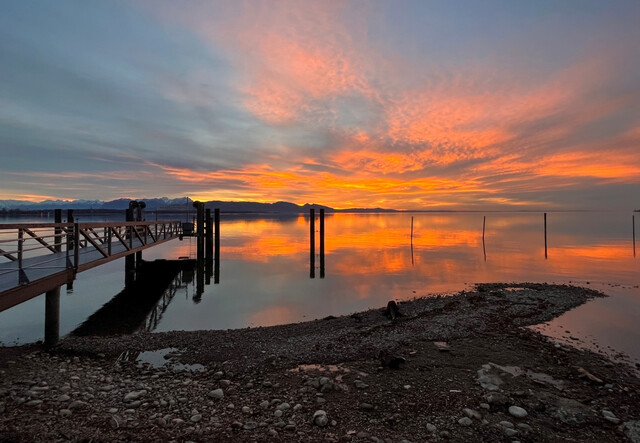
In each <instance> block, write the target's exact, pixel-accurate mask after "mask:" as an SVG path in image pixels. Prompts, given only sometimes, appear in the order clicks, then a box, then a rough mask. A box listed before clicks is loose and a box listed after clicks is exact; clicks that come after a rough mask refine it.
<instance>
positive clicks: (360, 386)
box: [353, 380, 369, 389]
mask: <svg viewBox="0 0 640 443" xmlns="http://www.w3.org/2000/svg"><path fill="white" fill-rule="evenodd" d="M353 384H354V386H355V387H356V389H366V388H368V387H369V385H368V384H366V383H365V382H363V381H362V380H356V381H354V382H353Z"/></svg>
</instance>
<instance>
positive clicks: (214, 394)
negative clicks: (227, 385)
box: [209, 388, 224, 400]
mask: <svg viewBox="0 0 640 443" xmlns="http://www.w3.org/2000/svg"><path fill="white" fill-rule="evenodd" d="M209 397H211V398H213V399H214V400H222V398H223V397H224V392H223V391H222V389H220V388H218V389H214V390H213V391H210V392H209Z"/></svg>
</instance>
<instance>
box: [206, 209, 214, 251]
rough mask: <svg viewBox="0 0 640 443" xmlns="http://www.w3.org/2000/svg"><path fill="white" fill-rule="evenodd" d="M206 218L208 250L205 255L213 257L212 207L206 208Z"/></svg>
mask: <svg viewBox="0 0 640 443" xmlns="http://www.w3.org/2000/svg"><path fill="white" fill-rule="evenodd" d="M205 218H206V220H207V221H206V223H205V225H206V245H207V246H206V248H205V249H206V252H205V256H206V257H207V259H211V258H213V219H212V218H211V209H209V208H207V209H206V210H205Z"/></svg>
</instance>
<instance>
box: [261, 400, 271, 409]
mask: <svg viewBox="0 0 640 443" xmlns="http://www.w3.org/2000/svg"><path fill="white" fill-rule="evenodd" d="M260 407H261V408H268V407H269V400H265V401H263V402H261V403H260Z"/></svg>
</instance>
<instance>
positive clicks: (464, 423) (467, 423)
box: [458, 417, 473, 426]
mask: <svg viewBox="0 0 640 443" xmlns="http://www.w3.org/2000/svg"><path fill="white" fill-rule="evenodd" d="M458 423H460V424H461V425H462V426H471V425H472V424H473V421H471V419H470V418H469V417H462V418H461V419H460V420H458Z"/></svg>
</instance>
